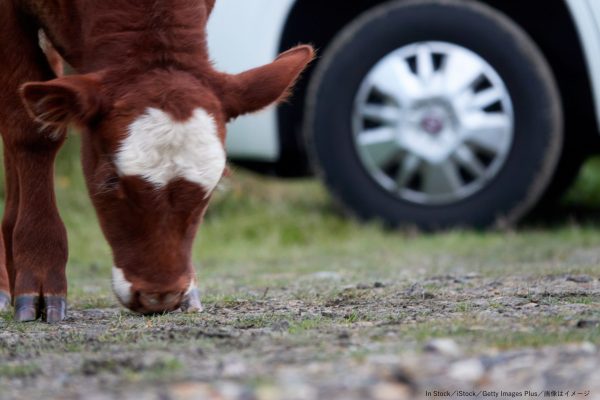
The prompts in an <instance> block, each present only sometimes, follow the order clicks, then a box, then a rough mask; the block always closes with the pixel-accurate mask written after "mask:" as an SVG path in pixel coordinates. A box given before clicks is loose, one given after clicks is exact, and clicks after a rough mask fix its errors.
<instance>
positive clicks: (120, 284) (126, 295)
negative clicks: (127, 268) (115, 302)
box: [112, 267, 131, 305]
mask: <svg viewBox="0 0 600 400" xmlns="http://www.w3.org/2000/svg"><path fill="white" fill-rule="evenodd" d="M112 287H113V291H114V292H115V295H116V296H117V298H118V299H119V301H120V302H121V303H123V304H124V305H128V304H129V302H130V301H131V282H129V281H128V280H127V278H125V274H123V270H122V269H121V268H117V267H113V268H112Z"/></svg>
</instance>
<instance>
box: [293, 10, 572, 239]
mask: <svg viewBox="0 0 600 400" xmlns="http://www.w3.org/2000/svg"><path fill="white" fill-rule="evenodd" d="M423 46H425V47H427V49H426V50H425V51H423V50H422V48H421V47H423ZM413 53H414V54H415V55H413ZM421 54H424V55H423V57H422V60H423V61H420V60H421V59H420V58H419V57H420V56H421ZM453 57H454V58H455V59H456V60H454V59H453ZM459 57H462V58H460V59H459ZM398 60H401V61H402V63H403V64H402V65H401V64H399V61H398ZM459 60H461V61H460V62H464V63H465V65H471V64H472V65H473V67H472V68H471V70H472V72H468V70H465V71H461V68H462V64H460V62H459ZM386 63H389V65H390V66H386V65H387V64H386ZM392 63H393V64H392ZM420 63H422V65H423V66H422V67H421V66H420ZM458 66H461V68H459V67H458ZM406 67H408V69H407V68H406ZM477 68H481V69H482V71H484V72H483V73H482V74H481V76H479V77H477ZM388 70H389V71H392V70H393V71H394V74H395V75H391V72H386V71H388ZM398 71H402V73H400V72H398ZM440 71H441V72H440ZM451 71H452V74H451V73H450V72H451ZM411 73H412V74H413V75H415V76H416V77H417V78H419V79H421V81H415V82H417V83H418V82H421V83H423V82H426V84H425V83H423V84H422V85H421V86H422V87H421V86H419V85H418V84H417V83H414V82H412V81H411V79H412V78H411V77H410V74H411ZM386 74H387V75H386ZM398 74H400V75H398ZM435 74H441V75H444V79H445V81H444V82H445V83H444V84H440V83H439V82H441V81H442V80H444V79H441V78H438V77H436V78H435V79H437V81H436V82H437V83H436V84H433V83H431V82H433V79H434V78H433V76H434V75H435ZM469 74H472V75H473V77H475V78H474V79H473V82H471V83H469V79H470V78H469V79H467V80H466V83H468V85H467V86H466V89H464V90H466V91H467V92H468V94H461V95H460V96H458V95H454V93H455V92H454V90H455V89H456V88H454V86H456V87H457V88H458V87H459V85H458V82H459V81H460V79H463V78H462V76H463V75H464V76H465V77H466V76H467V75H469ZM391 76H393V77H394V79H388V77H391ZM400 76H402V77H403V79H404V80H402V79H400ZM453 76H455V78H453ZM396 77H398V81H400V82H401V83H402V84H401V85H399V84H398V82H396V79H395V78H396ZM425 78H427V79H425ZM465 79H466V78H465ZM371 81H372V82H371ZM448 82H450V83H448ZM365 85H366V86H365ZM380 86H381V87H383V89H381V88H380ZM391 86H395V89H394V90H392V89H391ZM415 87H416V88H419V87H421V89H420V90H421V92H419V89H415ZM423 87H426V88H431V87H434V88H435V89H431V90H430V89H423ZM365 88H366V89H365ZM408 88H410V90H409V89H408ZM450 88H452V91H451V90H450ZM488 89H493V90H495V92H494V93H492V90H489V91H488ZM456 90H458V89H456ZM461 90H462V89H461ZM386 91H388V92H389V93H392V92H394V93H395V94H394V96H395V97H394V96H392V95H390V94H389V93H387V92H386ZM428 91H430V92H431V93H429V92H428ZM486 91H487V92H486ZM380 92H381V93H380ZM383 92H386V93H383ZM446 92H448V93H451V94H452V96H450V95H448V93H446ZM484 92H485V93H484ZM361 93H362V94H361ZM365 93H366V94H365ZM407 93H409V94H407ZM439 93H442V95H439ZM456 93H458V91H457V92H456ZM461 93H462V92H461ZM499 93H500V94H502V95H499ZM489 94H494V95H498V96H499V99H500V100H498V101H497V102H496V103H494V104H487V103H485V102H484V101H483V100H484V97H485V96H487V95H489ZM361 96H362V97H361ZM428 96H429V97H428ZM461 96H462V97H464V98H465V99H467V100H460V101H461V102H462V103H461V105H460V106H456V102H458V101H459V100H457V99H459V98H461V99H462V97H461ZM469 96H470V97H469ZM379 97H381V98H379ZM388 97H389V98H388ZM490 99H492V97H487V98H486V100H488V101H490ZM438 102H439V104H438ZM468 102H477V104H478V105H481V107H482V108H481V109H474V108H473V106H472V105H471V104H470V103H468ZM400 103H401V104H400ZM446 103H447V104H448V105H447V104H446ZM465 104H466V105H465ZM390 105H391V106H390ZM484 105H485V107H483V106H484ZM390 107H391V108H390ZM394 107H395V108H394ZM436 107H437V108H436ZM438 108H439V109H438ZM392 109H394V110H396V111H394V112H392V111H391V110H392ZM465 110H466V111H465ZM433 112H435V113H437V114H439V116H438V115H437V114H436V115H434V116H430V115H429V114H427V113H433ZM470 113H473V116H472V115H471V114H470ZM475 113H477V118H479V119H477V118H475ZM363 114H364V115H363ZM371 114H373V115H376V121H375V122H373V121H374V120H370V118H373V117H372V116H371ZM357 121H358V122H357ZM382 121H384V122H382ZM390 121H392V122H390ZM467 121H468V123H467ZM473 121H478V122H479V123H480V125H476V124H475V123H474V122H473ZM482 121H486V122H485V124H483V122H482ZM491 121H497V122H491ZM509 122H510V125H509ZM496 123H497V126H496V125H494V124H496ZM486 124H488V125H486ZM465 126H467V127H468V128H465ZM486 126H490V127H491V126H494V129H496V130H497V133H490V135H492V134H493V135H496V134H497V136H498V138H499V139H498V140H496V138H495V136H493V143H492V144H491V146H488V147H490V148H493V147H494V146H496V147H498V149H492V150H490V149H487V148H486V149H484V150H485V151H490V154H491V153H494V152H495V153H494V154H492V155H487V154H480V153H479V152H481V151H484V150H482V148H483V147H481V146H480V145H481V143H484V142H485V141H486V140H487V139H482V138H483V136H482V135H484V132H487V131H485V129H486V128H485V127H486ZM304 129H305V134H306V139H307V145H308V149H309V153H310V157H311V162H312V164H313V167H314V168H315V170H316V171H317V172H318V174H319V175H320V177H321V178H322V179H323V180H324V182H325V184H326V185H327V187H328V188H329V190H330V192H331V193H332V194H333V196H334V197H335V198H336V199H338V200H339V202H340V203H341V204H342V205H343V206H344V208H345V209H346V210H347V211H348V212H350V213H351V214H353V215H355V216H357V217H359V218H360V219H362V220H380V221H382V222H384V223H385V224H386V225H388V226H391V227H400V226H407V227H408V226H416V227H418V228H421V229H424V230H437V229H448V228H455V227H475V228H485V227H490V226H494V225H495V226H505V225H510V224H513V223H515V222H517V221H519V219H520V218H522V217H523V216H524V215H525V214H526V213H527V212H528V211H529V210H530V209H531V208H532V207H533V206H535V204H536V202H537V201H538V200H539V198H540V196H541V195H542V194H543V192H544V190H545V189H546V188H547V186H548V184H549V182H550V180H551V178H552V176H553V173H554V171H555V168H556V165H557V161H558V158H559V155H560V150H561V145H562V139H563V117H562V107H561V101H560V96H559V92H558V89H557V85H556V82H555V79H554V77H553V75H552V72H551V69H550V67H549V66H548V63H547V62H546V61H545V59H544V56H543V55H542V53H541V51H540V50H539V49H538V48H537V46H536V45H535V43H534V42H533V41H532V39H530V38H529V37H528V35H527V34H526V33H525V32H524V31H523V30H522V29H521V28H520V27H519V26H517V25H516V24H515V23H514V22H513V21H512V20H510V19H509V18H508V17H506V16H505V15H503V14H502V13H500V12H499V11H497V10H495V9H493V8H491V7H489V6H487V5H483V4H480V3H476V2H473V1H468V0H420V1H392V2H387V3H384V4H382V5H380V6H377V7H375V8H373V9H370V10H369V11H367V12H365V13H364V14H363V15H361V16H360V17H359V18H358V19H356V20H355V21H353V22H352V23H350V24H349V25H348V26H347V27H345V28H344V29H343V30H342V31H341V32H340V33H339V34H338V35H337V37H336V38H335V40H334V41H333V43H332V44H331V45H330V46H329V47H328V48H327V50H326V52H325V54H324V55H323V58H322V60H321V61H320V62H319V64H318V65H317V68H316V71H315V74H314V75H313V78H312V80H311V83H310V87H309V92H308V96H307V104H306V115H305V123H304ZM376 129H377V130H378V131H377V132H380V131H381V132H384V131H385V132H386V133H385V134H382V135H380V137H377V135H376V134H375V133H374V131H375V130H376ZM464 132H468V134H465V133H464ZM489 132H492V128H490V129H489ZM485 134H486V135H488V133H485ZM422 135H425V136H422ZM471 136H472V137H473V138H471ZM488 136H489V135H488ZM488 136H486V138H487V137H488ZM465 137H469V139H465ZM507 137H510V140H508V139H507ZM472 139H473V140H476V142H478V143H476V144H475V145H477V146H480V147H474V146H475V145H474V144H473V143H471V142H467V141H468V140H469V141H470V140H472ZM480 139H482V140H480ZM378 140H380V141H382V142H381V143H379V142H377V141H378ZM385 141H387V142H385ZM388 142H389V143H388ZM497 142H498V143H500V142H501V143H500V144H498V143H497ZM390 143H393V144H390ZM487 145H488V144H486V146H487ZM377 146H378V147H377ZM482 146H483V145H482ZM392 147H394V149H395V150H394V151H395V152H396V153H397V154H395V153H394V151H391V150H390V149H391V148H392ZM484 147H485V146H484ZM464 148H468V149H467V150H464ZM500 150H502V151H500ZM459 152H460V154H458V153H459ZM469 152H470V154H469ZM388 153H389V154H388ZM386 157H388V158H389V157H391V158H390V160H388V159H387V158H386ZM444 157H446V158H444ZM486 157H487V158H486ZM490 157H492V160H491V161H490V160H489V158H490ZM407 159H410V161H409V160H407ZM415 160H417V161H415ZM440 160H441V161H440ZM444 160H445V161H444ZM457 160H458V161H457ZM465 160H466V161H465ZM394 164H397V165H394ZM415 164H418V165H419V166H418V167H415V166H414V165H415ZM445 165H451V166H450V167H448V168H446V167H444V166H445ZM465 166H466V167H465ZM482 167H484V168H483V169H482ZM403 171H404V172H403ZM465 171H466V172H465ZM409 172H410V173H411V174H413V175H414V176H413V177H412V178H410V179H412V180H411V182H410V183H407V181H408V180H409V178H407V175H408V173H409ZM447 172H448V173H447ZM469 173H470V174H471V175H469ZM446 175H448V176H446ZM440 176H443V177H442V178H440ZM475 183H476V184H475Z"/></svg>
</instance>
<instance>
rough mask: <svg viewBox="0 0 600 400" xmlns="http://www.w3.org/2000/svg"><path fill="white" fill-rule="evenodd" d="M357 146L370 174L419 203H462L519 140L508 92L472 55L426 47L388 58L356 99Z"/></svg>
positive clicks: (449, 48) (444, 45)
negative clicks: (513, 143) (516, 136)
mask: <svg viewBox="0 0 600 400" xmlns="http://www.w3.org/2000/svg"><path fill="white" fill-rule="evenodd" d="M353 130H354V141H355V144H356V148H357V150H358V154H359V156H360V159H361V161H362V163H363V164H364V166H365V167H366V169H367V171H368V172H369V173H370V175H371V176H372V177H373V178H374V179H375V181H377V182H378V183H379V185H381V186H382V187H383V188H385V189H386V190H388V191H389V192H391V193H393V194H394V195H396V196H399V197H400V198H402V199H404V200H407V201H410V202H413V203H419V204H431V205H441V204H448V203H453V202H456V201H459V200H461V199H464V198H466V197H469V196H471V195H473V194H474V193H475V192H477V191H479V190H481V189H482V188H484V187H485V186H486V184H487V183H488V182H489V181H490V180H491V179H493V178H494V177H495V176H496V175H497V174H498V172H499V171H500V169H501V168H502V165H503V164H504V162H505V161H506V158H507V156H508V153H509V151H510V147H511V145H512V142H513V136H514V116H513V106H512V101H511V99H510V95H509V93H508V90H507V88H506V86H505V85H504V82H503V81H502V79H501V78H500V76H499V75H498V73H497V72H496V71H495V70H494V69H493V68H492V66H491V65H490V64H488V63H487V62H486V61H485V60H484V59H483V58H481V57H480V56H478V55H477V54H475V53H473V52H472V51H470V50H468V49H466V48H464V47H461V46H457V45H454V44H451V43H445V42H422V43H416V44H412V45H409V46H405V47H402V48H400V49H398V50H396V51H394V52H393V53H391V54H389V55H387V56H386V57H385V58H383V59H382V60H381V61H380V62H379V63H377V64H376V65H375V66H374V67H373V69H372V70H371V71H370V72H369V74H368V75H367V77H366V78H365V80H364V82H363V84H362V86H361V88H360V90H359V92H358V95H357V97H356V101H355V110H354V118H353Z"/></svg>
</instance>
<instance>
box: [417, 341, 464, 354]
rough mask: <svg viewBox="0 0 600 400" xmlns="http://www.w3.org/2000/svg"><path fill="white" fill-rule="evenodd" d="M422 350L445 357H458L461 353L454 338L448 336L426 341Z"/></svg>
mask: <svg viewBox="0 0 600 400" xmlns="http://www.w3.org/2000/svg"><path fill="white" fill-rule="evenodd" d="M423 350H425V351H426V352H429V353H437V354H441V355H443V356H447V357H459V356H460V355H461V354H462V351H461V350H460V347H459V346H458V344H457V343H456V342H455V341H454V340H452V339H448V338H441V339H434V340H432V341H430V342H429V343H427V344H426V345H425V347H424V348H423Z"/></svg>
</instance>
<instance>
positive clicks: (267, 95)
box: [223, 46, 315, 119]
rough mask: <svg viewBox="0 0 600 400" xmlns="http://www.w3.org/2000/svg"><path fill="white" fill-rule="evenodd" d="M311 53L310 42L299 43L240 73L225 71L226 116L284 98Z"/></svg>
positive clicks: (238, 114) (247, 111)
mask: <svg viewBox="0 0 600 400" xmlns="http://www.w3.org/2000/svg"><path fill="white" fill-rule="evenodd" d="M314 55H315V52H314V50H313V48H312V47H311V46H298V47H295V48H293V49H291V50H288V51H286V52H285V53H283V54H281V55H280V56H279V57H277V59H276V60H275V61H274V62H272V63H271V64H268V65H264V66H262V67H259V68H255V69H251V70H250V71H246V72H243V73H241V74H239V75H226V76H225V80H224V88H223V105H224V109H225V113H226V114H227V117H228V118H229V119H232V118H235V117H237V116H240V115H242V114H247V113H251V112H254V111H258V110H261V109H263V108H265V107H267V106H268V105H270V104H273V103H276V102H280V101H283V100H284V99H285V98H286V97H287V96H288V95H289V93H290V91H291V88H292V86H293V85H294V83H295V82H296V80H297V79H298V77H299V76H300V74H301V73H302V71H304V69H305V68H306V67H307V65H308V64H309V63H310V62H311V61H312V60H313V58H314Z"/></svg>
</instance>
